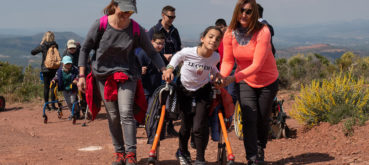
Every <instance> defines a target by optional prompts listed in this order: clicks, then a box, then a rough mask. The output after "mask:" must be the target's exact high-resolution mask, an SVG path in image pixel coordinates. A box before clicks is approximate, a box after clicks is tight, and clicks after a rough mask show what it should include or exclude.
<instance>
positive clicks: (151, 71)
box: [136, 32, 165, 109]
mask: <svg viewBox="0 0 369 165" xmlns="http://www.w3.org/2000/svg"><path fill="white" fill-rule="evenodd" d="M151 44H152V46H153V47H154V48H155V50H156V51H157V52H159V53H160V52H161V50H162V49H163V47H164V44H165V36H164V34H163V33H161V32H155V33H154V34H153V37H152V40H151ZM160 55H161V56H162V54H161V53H160ZM136 56H137V59H138V61H139V62H140V64H141V67H142V76H141V78H142V85H143V88H144V90H145V96H146V100H147V102H148V103H150V100H151V98H152V95H153V93H154V91H155V89H156V88H158V87H159V86H160V85H161V82H162V77H161V73H160V71H159V70H158V69H157V68H156V67H155V66H154V65H153V64H152V62H151V59H150V58H149V57H148V56H147V55H146V53H145V51H143V50H142V49H140V48H139V49H137V50H136ZM162 58H163V59H164V57H163V56H162ZM149 106H150V105H149ZM149 108H150V107H148V109H149Z"/></svg>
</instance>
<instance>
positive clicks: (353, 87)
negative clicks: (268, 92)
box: [290, 71, 369, 132]
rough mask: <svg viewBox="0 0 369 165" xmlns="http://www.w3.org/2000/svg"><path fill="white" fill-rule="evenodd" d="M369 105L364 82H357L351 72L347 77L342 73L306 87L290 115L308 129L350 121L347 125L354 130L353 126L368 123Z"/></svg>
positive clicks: (362, 80)
mask: <svg viewBox="0 0 369 165" xmlns="http://www.w3.org/2000/svg"><path fill="white" fill-rule="evenodd" d="M368 101H369V89H368V88H367V87H365V85H364V79H363V78H360V79H356V78H354V77H353V76H352V72H351V71H350V72H348V73H347V74H344V73H343V72H342V71H341V72H340V73H338V74H333V76H332V77H331V78H329V79H325V80H322V81H318V80H313V81H312V83H311V84H309V85H307V86H304V85H302V87H301V90H300V94H299V95H298V96H296V97H295V105H294V109H293V110H292V111H291V113H290V115H291V116H292V117H294V118H295V119H297V120H298V121H300V122H302V123H305V124H306V125H307V126H315V125H317V124H319V122H329V123H331V124H336V123H338V122H340V121H341V120H343V119H350V120H347V121H348V122H351V124H350V123H346V124H345V125H347V126H348V128H352V126H351V125H353V124H357V123H363V122H365V121H366V120H367V118H368V112H369V106H368ZM353 121H355V122H353ZM356 121H358V122H356ZM352 123H353V124H352ZM345 128H346V127H345ZM348 130H350V129H348ZM346 132H347V131H346Z"/></svg>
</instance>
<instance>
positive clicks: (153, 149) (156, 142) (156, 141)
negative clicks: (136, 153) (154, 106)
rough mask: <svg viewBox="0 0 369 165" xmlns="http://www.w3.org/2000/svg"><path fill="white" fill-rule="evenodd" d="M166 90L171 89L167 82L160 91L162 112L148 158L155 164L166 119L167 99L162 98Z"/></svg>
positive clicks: (149, 162)
mask: <svg viewBox="0 0 369 165" xmlns="http://www.w3.org/2000/svg"><path fill="white" fill-rule="evenodd" d="M164 91H169V83H167V84H166V86H165V87H164V88H163V89H161V90H160V93H159V102H160V104H161V105H162V106H161V112H160V120H159V123H158V127H157V129H156V133H155V138H154V142H153V144H152V147H151V150H150V153H149V159H148V164H155V163H156V161H157V159H158V158H159V152H158V151H159V147H158V145H159V142H160V134H161V131H162V128H163V124H164V119H165V108H166V107H165V102H166V101H165V100H163V98H162V94H163V92H164Z"/></svg>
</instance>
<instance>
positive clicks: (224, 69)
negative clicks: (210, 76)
mask: <svg viewBox="0 0 369 165" xmlns="http://www.w3.org/2000/svg"><path fill="white" fill-rule="evenodd" d="M233 65H234V56H233V48H232V30H227V31H226V33H225V34H224V37H223V61H222V65H221V67H220V74H221V75H222V76H223V77H227V76H228V75H229V74H231V72H232V69H233Z"/></svg>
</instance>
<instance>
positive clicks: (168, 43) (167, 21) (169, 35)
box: [148, 5, 182, 136]
mask: <svg viewBox="0 0 369 165" xmlns="http://www.w3.org/2000/svg"><path fill="white" fill-rule="evenodd" d="M175 18H176V9H175V8H174V7H173V6H169V5H168V6H165V7H163V9H162V11H161V19H160V20H159V21H158V23H157V24H156V25H154V26H153V27H151V28H150V30H149V31H148V36H149V37H150V39H152V37H153V35H154V33H155V32H162V33H163V34H164V35H165V44H164V48H163V49H162V50H161V52H160V53H161V54H162V55H163V56H164V62H165V64H166V65H168V64H169V62H170V60H171V59H172V56H173V55H174V54H175V53H176V52H178V51H180V50H181V49H182V42H181V38H180V36H179V33H178V30H177V28H176V27H174V25H173V21H174V19H175ZM167 123H168V126H167V133H168V135H169V136H178V132H177V131H176V130H174V125H173V121H168V122H167Z"/></svg>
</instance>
